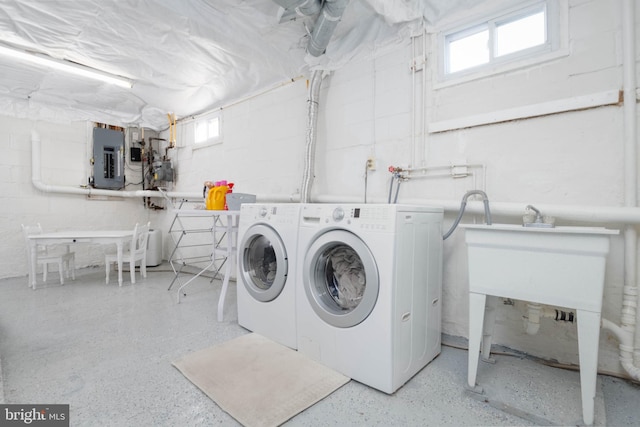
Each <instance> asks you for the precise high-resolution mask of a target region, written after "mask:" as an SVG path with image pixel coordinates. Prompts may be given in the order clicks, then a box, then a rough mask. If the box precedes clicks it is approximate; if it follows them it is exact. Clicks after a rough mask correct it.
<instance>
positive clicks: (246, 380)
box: [173, 333, 350, 427]
mask: <svg viewBox="0 0 640 427" xmlns="http://www.w3.org/2000/svg"><path fill="white" fill-rule="evenodd" d="M173 366H175V367H176V368H177V369H178V370H179V371H180V372H181V373H182V374H183V375H184V376H185V377H187V379H189V381H191V382H192V383H193V384H195V385H196V386H197V387H198V388H200V390H202V391H203V392H204V393H205V394H206V395H207V396H209V397H210V398H211V399H212V400H213V401H214V402H216V404H218V406H220V408H222V409H223V410H224V411H225V412H227V413H228V414H229V415H231V416H232V417H233V418H235V419H236V420H237V421H238V422H240V423H241V424H243V425H245V426H247V427H267V426H278V425H280V424H282V423H284V422H285V421H287V420H288V419H290V418H292V417H293V416H295V415H296V414H298V413H300V412H302V411H304V410H305V409H306V408H308V407H310V406H312V405H313V404H315V403H316V402H318V401H320V400H322V399H323V398H325V397H327V396H328V395H330V394H331V393H333V392H334V391H336V390H337V389H338V388H340V387H341V386H343V385H344V384H346V383H347V382H349V380H350V379H349V378H348V377H345V376H344V375H342V374H340V373H338V372H335V371H333V370H332V369H329V368H327V367H325V366H323V365H321V364H320V363H318V362H316V361H314V360H312V359H309V358H308V357H306V356H304V355H303V354H300V353H298V352H297V351H295V350H292V349H290V348H288V347H285V346H283V345H280V344H278V343H275V342H273V341H271V340H269V339H267V338H265V337H263V336H261V335H259V334H255V333H250V334H247V335H243V336H240V337H238V338H235V339H233V340H231V341H227V342H225V343H222V344H219V345H216V346H213V347H210V348H207V349H204V350H200V351H197V352H195V353H191V354H188V355H186V356H184V357H182V358H181V359H179V360H177V361H175V362H173Z"/></svg>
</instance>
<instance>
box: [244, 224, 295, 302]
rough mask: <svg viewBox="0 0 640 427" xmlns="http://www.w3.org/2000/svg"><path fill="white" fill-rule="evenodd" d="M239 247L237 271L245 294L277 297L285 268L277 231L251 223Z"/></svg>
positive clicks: (258, 297) (266, 298)
mask: <svg viewBox="0 0 640 427" xmlns="http://www.w3.org/2000/svg"><path fill="white" fill-rule="evenodd" d="M239 247H240V257H239V260H238V264H239V267H240V268H239V270H240V275H241V277H242V283H243V284H244V287H245V288H246V289H247V291H248V292H249V294H250V295H251V296H253V297H254V298H255V299H256V300H258V301H261V302H269V301H272V300H274V299H275V298H277V297H278V295H280V292H282V289H284V286H285V283H286V281H287V272H288V270H289V265H288V262H289V261H288V258H287V251H286V248H285V247H284V244H283V243H282V239H281V238H280V236H279V235H278V233H276V231H275V230H274V229H273V228H271V227H268V226H266V225H261V224H256V225H253V226H252V227H250V228H249V229H248V230H247V232H246V233H245V234H244V236H243V237H242V241H241V242H240V246H239Z"/></svg>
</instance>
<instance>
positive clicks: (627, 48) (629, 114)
mask: <svg viewBox="0 0 640 427" xmlns="http://www.w3.org/2000/svg"><path fill="white" fill-rule="evenodd" d="M635 1H636V0H623V1H622V49H623V75H624V89H623V90H624V92H623V94H624V141H625V142H624V154H625V155H624V157H625V164H624V166H625V193H624V194H625V206H626V207H636V206H637V204H638V200H637V197H638V196H637V194H638V193H637V191H638V176H637V164H638V162H637V121H636V120H637V107H636V57H635V52H636V47H635V16H636V14H635ZM624 237H625V289H626V290H628V291H629V292H625V293H624V295H625V297H626V299H627V300H626V301H624V302H623V305H624V307H627V309H628V308H629V307H633V306H637V303H638V297H637V295H635V294H637V292H636V290H637V267H638V234H637V230H636V228H635V227H634V226H633V225H627V226H626V227H625V231H624ZM630 298H633V301H630V300H629V299H630ZM628 314H631V313H628ZM634 314H635V316H633V315H631V316H629V315H623V316H622V327H623V328H625V329H628V330H630V332H631V333H632V334H634V335H635V338H634V342H635V346H636V354H637V353H638V350H637V348H638V344H639V343H640V336H639V332H640V331H638V328H637V325H638V321H640V319H638V318H637V317H638V315H639V313H638V311H637V310H636V313H634ZM622 353H623V352H622V351H621V358H623V357H627V358H628V357H629V356H630V355H629V354H622ZM635 362H636V363H637V362H638V360H636V361H635Z"/></svg>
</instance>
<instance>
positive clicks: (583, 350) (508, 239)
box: [460, 224, 619, 425]
mask: <svg viewBox="0 0 640 427" xmlns="http://www.w3.org/2000/svg"><path fill="white" fill-rule="evenodd" d="M460 227H461V228H464V229H465V241H466V243H467V249H468V255H469V257H468V258H469V372H468V384H469V387H471V388H475V385H476V383H475V381H476V375H477V369H478V356H479V351H480V341H481V339H482V355H483V359H485V360H488V358H489V352H490V349H491V338H492V335H493V323H494V321H495V308H496V306H497V300H498V297H505V298H513V299H518V300H523V301H531V302H536V303H541V304H549V305H554V306H560V307H566V308H573V309H576V311H577V324H578V346H579V358H580V382H581V389H582V412H583V419H584V423H585V424H587V425H590V424H592V423H593V418H594V399H595V386H596V377H597V368H598V340H599V336H600V312H601V310H602V292H603V288H604V273H605V264H606V257H607V254H608V253H609V243H610V242H609V237H610V236H611V235H613V234H618V233H619V231H618V230H609V229H606V228H599V227H553V228H538V227H523V226H522V225H513V224H494V225H484V224H482V225H476V224H473V225H471V224H461V225H460Z"/></svg>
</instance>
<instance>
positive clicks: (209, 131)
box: [194, 113, 222, 147]
mask: <svg viewBox="0 0 640 427" xmlns="http://www.w3.org/2000/svg"><path fill="white" fill-rule="evenodd" d="M221 119H222V118H221V115H220V113H216V114H209V115H207V116H204V117H201V118H199V119H197V120H196V121H195V126H194V146H195V147H205V146H208V145H213V144H220V143H222V120H221Z"/></svg>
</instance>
